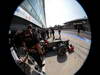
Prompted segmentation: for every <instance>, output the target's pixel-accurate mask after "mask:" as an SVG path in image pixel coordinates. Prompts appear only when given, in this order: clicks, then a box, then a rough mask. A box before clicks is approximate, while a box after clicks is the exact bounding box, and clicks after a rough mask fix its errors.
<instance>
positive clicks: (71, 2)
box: [45, 0, 87, 27]
mask: <svg viewBox="0 0 100 75" xmlns="http://www.w3.org/2000/svg"><path fill="white" fill-rule="evenodd" d="M45 13H46V23H47V27H53V26H55V25H59V24H60V25H63V23H65V22H68V21H71V20H75V19H80V18H84V16H85V17H87V15H86V13H85V11H84V9H83V8H82V6H81V5H80V4H79V3H78V2H77V1H76V0H45Z"/></svg>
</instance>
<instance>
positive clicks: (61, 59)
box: [57, 54, 67, 63]
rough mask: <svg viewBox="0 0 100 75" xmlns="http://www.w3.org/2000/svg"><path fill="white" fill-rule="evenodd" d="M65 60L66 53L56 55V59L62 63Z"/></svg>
mask: <svg viewBox="0 0 100 75" xmlns="http://www.w3.org/2000/svg"><path fill="white" fill-rule="evenodd" d="M66 60H67V54H66V55H64V56H57V61H58V62H59V63H63V62H65V61H66Z"/></svg>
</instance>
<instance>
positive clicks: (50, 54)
mask: <svg viewBox="0 0 100 75" xmlns="http://www.w3.org/2000/svg"><path fill="white" fill-rule="evenodd" d="M56 55H57V53H56V52H55V51H50V52H48V53H47V54H46V58H47V57H52V56H56Z"/></svg>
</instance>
